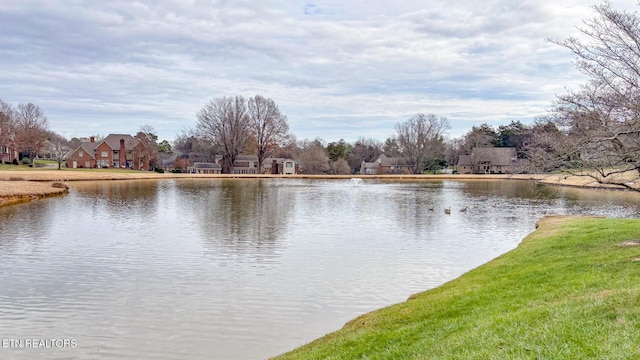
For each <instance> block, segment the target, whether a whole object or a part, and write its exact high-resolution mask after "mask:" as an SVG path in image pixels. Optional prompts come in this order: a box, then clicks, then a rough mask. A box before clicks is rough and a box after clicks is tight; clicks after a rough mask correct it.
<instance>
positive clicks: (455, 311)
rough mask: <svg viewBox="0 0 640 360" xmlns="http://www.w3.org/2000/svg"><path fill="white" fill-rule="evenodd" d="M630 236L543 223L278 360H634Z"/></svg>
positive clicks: (638, 232) (635, 273) (595, 223)
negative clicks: (449, 277)
mask: <svg viewBox="0 0 640 360" xmlns="http://www.w3.org/2000/svg"><path fill="white" fill-rule="evenodd" d="M639 239H640V221H639V220H627V219H593V218H589V219H585V218H560V217H553V218H547V219H543V220H541V221H540V227H539V228H538V229H537V230H536V231H535V232H534V233H532V234H531V235H530V236H528V237H527V238H526V239H524V241H523V242H522V243H521V244H520V246H519V247H518V248H517V249H515V250H513V251H511V252H509V253H507V254H505V255H503V256H501V257H499V258H497V259H495V260H493V261H491V262H490V263H488V264H485V265H483V266H481V267H479V268H477V269H475V270H472V271H470V272H469V273H467V274H465V275H463V276H462V277H460V278H458V279H456V280H453V281H451V282H449V283H446V284H444V285H443V286H440V287H438V288H436V289H433V290H430V291H426V292H424V293H420V294H417V295H414V296H412V297H411V298H410V299H409V300H408V301H406V302H405V303H401V304H397V305H394V306H390V307H388V308H384V309H381V310H378V311H375V312H372V313H369V314H366V315H363V316H361V317H359V318H356V319H354V320H353V321H351V322H349V323H347V324H346V325H345V326H344V327H343V328H342V329H341V330H339V331H337V332H335V333H332V334H329V335H327V336H325V337H323V338H320V339H318V340H316V341H314V342H312V343H310V344H308V345H306V346H304V347H301V348H299V349H296V350H294V351H292V352H291V353H288V354H285V355H283V356H281V357H279V359H587V358H598V359H637V358H640V345H639V344H640V246H639V245H640V240H639ZM470 246H473V245H472V244H470Z"/></svg>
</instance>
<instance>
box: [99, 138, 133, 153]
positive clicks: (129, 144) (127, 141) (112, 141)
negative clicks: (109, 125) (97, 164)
mask: <svg viewBox="0 0 640 360" xmlns="http://www.w3.org/2000/svg"><path fill="white" fill-rule="evenodd" d="M120 139H123V140H124V148H125V149H126V150H131V149H133V148H134V147H136V146H138V144H140V140H138V139H136V138H134V137H133V136H131V135H129V134H109V135H107V137H106V138H104V139H103V140H102V141H101V142H100V143H106V144H107V145H109V147H110V148H111V150H119V149H120Z"/></svg>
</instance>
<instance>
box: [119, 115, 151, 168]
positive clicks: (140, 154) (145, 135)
mask: <svg viewBox="0 0 640 360" xmlns="http://www.w3.org/2000/svg"><path fill="white" fill-rule="evenodd" d="M134 137H135V138H136V139H138V140H139V141H140V143H141V144H142V146H141V147H138V148H137V151H136V155H137V158H138V159H137V160H138V166H139V167H140V170H143V169H142V165H141V164H143V163H144V161H143V159H148V160H149V166H150V167H153V168H155V167H156V166H157V165H158V135H156V134H155V129H154V128H153V126H151V125H149V124H145V125H142V126H141V127H140V131H138V132H137V133H136V136H134ZM121 166H122V165H121ZM144 170H149V169H144Z"/></svg>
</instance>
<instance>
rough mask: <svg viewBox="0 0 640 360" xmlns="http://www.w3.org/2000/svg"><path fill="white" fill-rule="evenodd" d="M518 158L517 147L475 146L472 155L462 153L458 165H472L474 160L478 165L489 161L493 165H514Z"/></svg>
mask: <svg viewBox="0 0 640 360" xmlns="http://www.w3.org/2000/svg"><path fill="white" fill-rule="evenodd" d="M517 158H518V155H517V152H516V148H513V147H497V148H475V149H473V151H472V152H471V155H460V158H459V159H458V166H471V165H472V164H471V163H472V160H475V163H476V165H478V164H480V163H487V162H488V163H490V164H491V165H493V166H498V165H513V164H514V163H515V162H516V160H517Z"/></svg>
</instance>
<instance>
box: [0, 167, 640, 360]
mask: <svg viewBox="0 0 640 360" xmlns="http://www.w3.org/2000/svg"><path fill="white" fill-rule="evenodd" d="M639 204H640V200H639V199H638V197H637V196H636V195H635V194H630V193H625V192H613V191H609V192H605V191H593V190H591V191H586V190H571V189H557V188H545V187H539V186H536V185H534V184H532V183H529V182H525V181H473V182H458V181H423V182H418V181H411V182H409V181H407V182H381V181H373V180H364V181H362V182H355V181H349V180H326V181H319V180H317V181H316V180H294V179H267V180H258V179H246V180H245V179H243V180H217V179H198V180H166V181H131V182H124V181H122V182H95V183H88V184H74V186H73V189H72V192H71V193H70V194H69V195H67V196H66V197H63V198H52V199H47V200H40V201H36V202H32V203H29V204H23V205H16V206H10V207H4V208H0V339H3V340H4V341H5V343H4V345H5V346H0V358H2V359H4V358H12V359H14V358H15V359H32V358H47V359H74V358H93V359H113V358H122V359H185V358H189V359H265V358H268V357H270V356H274V355H277V354H279V353H282V352H284V351H287V350H290V349H293V348H294V347H296V346H299V345H302V344H304V343H307V342H309V341H311V340H313V339H315V338H317V337H319V336H322V335H324V334H326V333H328V332H331V331H334V330H337V329H339V328H340V327H341V326H342V325H343V324H344V323H345V322H347V321H349V320H351V319H353V318H354V317H356V316H358V315H360V314H363V313H366V312H368V311H371V310H375V309H377V308H380V307H383V306H387V305H390V304H393V303H397V302H401V301H404V300H406V298H407V297H408V296H410V295H411V294H413V293H416V292H419V291H423V290H426V289H430V288H433V287H436V286H438V285H440V284H442V283H444V282H446V281H448V280H451V279H453V278H455V277H457V276H459V275H461V274H463V273H465V272H466V271H468V270H470V269H472V268H474V267H477V266H478V265H481V264H483V263H485V262H487V261H489V260H491V259H493V258H495V257H497V256H499V255H501V254H503V253H505V252H507V251H509V250H511V249H513V248H515V247H516V246H517V244H518V243H519V242H520V241H521V240H522V238H523V237H525V236H526V235H527V234H529V233H530V232H532V231H533V230H534V227H535V222H536V220H537V219H539V218H540V217H543V216H545V215H551V214H590V215H603V216H616V217H638V215H639V211H640V207H639ZM445 208H450V209H451V213H450V214H446V213H445V211H444V209H445ZM464 208H466V211H464V212H463V211H460V210H461V209H464ZM11 339H72V340H74V342H75V345H76V346H75V347H73V348H55V347H54V348H16V347H15V346H11V347H9V346H7V345H8V343H7V341H8V340H11Z"/></svg>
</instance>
